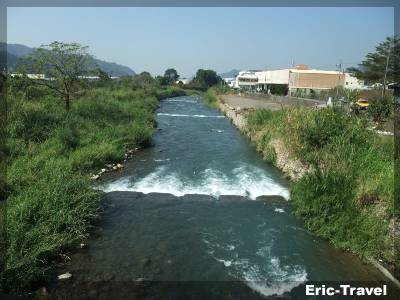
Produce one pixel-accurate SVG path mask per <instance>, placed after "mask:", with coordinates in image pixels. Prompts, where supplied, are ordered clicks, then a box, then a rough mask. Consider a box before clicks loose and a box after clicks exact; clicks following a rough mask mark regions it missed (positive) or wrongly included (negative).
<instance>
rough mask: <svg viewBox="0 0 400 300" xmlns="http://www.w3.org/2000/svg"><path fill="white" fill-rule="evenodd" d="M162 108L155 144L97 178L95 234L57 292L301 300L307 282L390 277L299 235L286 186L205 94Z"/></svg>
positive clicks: (307, 235)
mask: <svg viewBox="0 0 400 300" xmlns="http://www.w3.org/2000/svg"><path fill="white" fill-rule="evenodd" d="M157 115H158V117H157V121H158V132H157V133H156V134H155V135H154V138H153V146H152V147H150V148H149V149H146V150H143V151H140V152H138V153H137V154H135V157H134V159H133V160H132V161H130V162H129V163H128V164H127V165H126V168H125V169H124V170H123V171H122V172H120V173H116V174H113V175H112V176H111V177H109V178H108V179H107V180H106V181H105V182H103V184H102V185H101V187H100V188H101V189H102V190H104V191H105V192H107V193H108V194H106V197H105V198H106V201H105V202H106V206H107V208H106V210H105V213H104V216H103V218H102V226H101V228H102V229H101V232H100V233H99V234H98V237H97V238H96V239H93V240H92V241H90V243H89V247H88V248H87V249H83V250H81V251H80V252H79V253H77V254H75V255H74V256H73V257H72V261H71V262H70V263H68V264H67V265H66V266H65V267H64V268H65V271H69V272H71V273H72V274H73V280H72V281H69V282H68V283H62V284H58V287H57V288H56V289H55V292H54V293H55V294H56V295H58V296H60V295H63V294H64V295H65V294H68V293H71V291H73V290H75V291H76V290H79V291H80V292H82V291H83V290H84V291H85V297H84V298H90V297H93V298H95V299H97V298H101V297H102V296H104V297H105V298H109V297H110V295H112V296H113V297H114V298H115V297H120V298H126V297H129V295H130V296H131V295H133V294H132V293H136V294H134V295H136V298H143V299H179V298H181V299H189V298H190V299H191V297H192V298H194V299H204V297H205V296H204V295H207V297H209V298H212V297H210V295H214V296H215V298H218V299H263V298H265V297H270V296H283V297H288V298H295V299H299V298H305V297H304V296H302V295H304V283H305V282H308V281H322V280H324V281H338V280H352V281H358V282H360V281H369V282H377V281H384V280H385V278H383V276H382V275H381V274H380V273H379V272H378V271H376V270H375V269H373V268H372V267H370V266H368V265H366V264H365V263H363V262H361V261H360V260H358V259H357V258H356V257H354V256H352V255H350V254H348V253H343V252H341V251H338V250H335V249H333V248H332V246H330V245H328V244H327V243H326V242H325V241H322V240H321V239H319V238H317V237H315V236H314V235H313V234H311V233H309V232H308V231H306V230H305V229H304V228H303V226H302V224H301V222H300V221H299V220H297V219H296V218H295V217H294V216H293V214H292V208H291V205H290V196H289V191H288V182H287V181H286V180H284V179H283V178H282V176H281V174H280V173H279V172H278V171H277V170H276V169H275V168H273V167H272V166H270V165H268V164H267V163H265V162H264V161H263V160H262V158H261V157H260V155H259V154H258V153H256V151H255V150H254V149H253V147H251V146H250V145H249V142H248V141H247V140H246V138H244V137H243V136H242V135H241V134H240V133H239V132H238V131H237V130H236V129H235V128H234V127H233V126H232V125H231V124H230V122H229V121H228V120H227V119H226V118H224V117H223V116H222V115H221V114H220V113H219V112H218V111H216V110H214V109H211V108H208V107H206V106H205V105H204V104H203V103H202V99H201V98H200V97H194V96H192V97H179V98H172V99H167V100H164V101H162V103H161V107H160V109H159V110H158V114H157ZM132 282H134V283H135V286H136V289H135V290H134V291H132V290H130V291H129V292H128V290H129V289H127V287H128V286H129V287H132ZM96 283H97V284H96ZM98 283H101V284H100V286H99V284H98ZM113 283H114V285H113ZM138 286H139V288H137V287H138ZM124 292H125V293H128V294H123V293H124ZM129 293H130V294H129ZM196 295H197V296H199V297H198V298H196ZM61 298H62V297H61ZM133 298H134V297H133Z"/></svg>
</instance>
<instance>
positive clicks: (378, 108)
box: [368, 96, 393, 123]
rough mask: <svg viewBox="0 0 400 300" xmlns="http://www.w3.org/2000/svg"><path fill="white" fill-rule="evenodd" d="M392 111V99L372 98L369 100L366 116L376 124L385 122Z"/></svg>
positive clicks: (384, 97) (388, 97)
mask: <svg viewBox="0 0 400 300" xmlns="http://www.w3.org/2000/svg"><path fill="white" fill-rule="evenodd" d="M392 111H393V97H391V96H383V97H374V98H372V99H371V100H370V103H369V106H368V114H369V115H370V116H371V118H372V119H373V120H374V121H375V122H378V123H381V122H383V121H384V120H386V119H387V118H388V117H389V116H390V114H391V113H392Z"/></svg>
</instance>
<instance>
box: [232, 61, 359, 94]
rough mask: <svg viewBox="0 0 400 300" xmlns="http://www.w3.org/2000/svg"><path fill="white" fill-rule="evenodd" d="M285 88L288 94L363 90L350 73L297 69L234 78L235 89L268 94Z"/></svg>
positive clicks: (246, 74) (303, 67)
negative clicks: (275, 89)
mask: <svg viewBox="0 0 400 300" xmlns="http://www.w3.org/2000/svg"><path fill="white" fill-rule="evenodd" d="M285 85H286V86H287V88H288V92H289V93H290V94H296V93H297V92H298V91H303V92H306V93H309V92H312V91H314V92H317V91H321V90H329V89H333V88H335V87H337V86H342V87H344V88H348V89H352V90H354V89H365V86H364V82H363V81H361V80H358V79H357V78H356V77H355V76H354V75H353V74H351V73H343V72H338V71H325V70H315V69H308V68H307V67H306V66H304V65H302V66H301V67H298V68H291V69H282V70H266V71H241V72H239V75H238V76H237V77H236V82H235V87H236V88H239V89H242V90H247V91H254V92H262V91H264V92H266V93H270V90H271V88H273V87H274V86H275V87H276V86H285Z"/></svg>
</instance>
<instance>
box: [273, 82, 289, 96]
mask: <svg viewBox="0 0 400 300" xmlns="http://www.w3.org/2000/svg"><path fill="white" fill-rule="evenodd" d="M288 91H289V87H288V86H287V85H286V84H273V85H271V87H270V92H271V94H273V95H281V96H286V95H287V94H288Z"/></svg>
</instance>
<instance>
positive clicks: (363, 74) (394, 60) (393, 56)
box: [349, 36, 400, 88]
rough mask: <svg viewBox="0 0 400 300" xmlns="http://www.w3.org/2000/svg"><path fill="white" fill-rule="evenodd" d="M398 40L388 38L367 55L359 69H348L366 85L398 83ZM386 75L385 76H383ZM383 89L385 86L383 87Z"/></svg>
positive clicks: (399, 70) (399, 50) (399, 74)
mask: <svg viewBox="0 0 400 300" xmlns="http://www.w3.org/2000/svg"><path fill="white" fill-rule="evenodd" d="M399 60H400V38H399V37H398V36H394V37H388V38H386V40H385V41H384V42H382V43H380V44H379V45H378V46H376V49H375V51H374V52H371V53H368V54H367V56H366V58H365V60H364V61H363V62H362V63H361V64H360V65H359V68H349V70H350V71H351V72H353V73H355V74H356V76H357V77H358V78H361V79H364V80H365V81H366V82H368V83H381V84H384V82H385V80H386V84H387V83H400V65H399ZM385 74H386V76H385ZM384 88H385V86H384Z"/></svg>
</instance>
